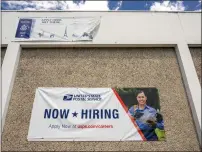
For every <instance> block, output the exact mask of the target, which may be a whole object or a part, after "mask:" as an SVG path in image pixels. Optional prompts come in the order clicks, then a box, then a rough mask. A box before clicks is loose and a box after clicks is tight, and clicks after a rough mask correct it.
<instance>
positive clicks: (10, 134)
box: [1, 11, 201, 151]
mask: <svg viewBox="0 0 202 152" xmlns="http://www.w3.org/2000/svg"><path fill="white" fill-rule="evenodd" d="M31 17H35V18H37V17H42V18H46V17H56V18H57V17H61V18H63V17H64V18H68V17H69V18H70V17H100V20H101V22H100V27H99V30H98V32H97V34H96V36H95V37H94V39H93V40H92V41H78V42H64V41H60V42H57V41H16V40H15V34H16V29H17V25H18V22H19V18H31ZM1 25H2V31H1V32H2V34H1V35H2V37H1V39H2V44H1V47H2V57H1V59H2V62H1V63H2V68H1V70H2V82H1V83H2V94H1V95H2V132H1V133H2V150H7V151H8V150H19V151H23V150H26V151H30V150H31V151H36V150H50V149H51V150H57V151H60V150H63V151H66V150H71V151H73V150H86V151H88V150H105V151H106V150H116V151H118V150H121V151H123V150H134V151H139V150H145V151H146V150H162V151H163V150H170V151H171V150H176V151H177V150H181V151H184V150H189V151H193V150H200V143H201V13H197V12H172V13H171V12H130V11H125V12H113V11H112V12H80V11H79V12H72V11H69V12H63V11H51V12H43V11H34V12H32V11H29V12H26V11H3V12H2V24H1ZM55 30H58V29H55ZM37 87H157V88H158V89H159V92H160V102H161V111H162V113H163V115H164V120H165V130H166V141H165V142H162V143H159V142H152V143H151V142H144V143H139V142H52V141H50V142H46V143H44V142H28V141H27V133H28V128H29V121H30V117H31V111H32V104H33V101H34V95H35V90H36V88H37Z"/></svg>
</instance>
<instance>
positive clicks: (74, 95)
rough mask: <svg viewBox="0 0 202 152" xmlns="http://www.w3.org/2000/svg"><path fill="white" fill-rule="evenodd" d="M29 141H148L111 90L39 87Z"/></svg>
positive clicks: (34, 104)
mask: <svg viewBox="0 0 202 152" xmlns="http://www.w3.org/2000/svg"><path fill="white" fill-rule="evenodd" d="M28 140H29V141H128V140H137V141H142V140H145V138H144V135H143V134H142V133H141V131H140V130H139V128H138V126H137V124H136V123H135V122H134V121H132V119H131V118H130V117H129V115H128V113H127V111H126V107H125V106H124V103H123V102H122V101H121V99H120V97H119V95H118V93H117V92H116V91H115V90H114V89H111V88H38V89H37V90H36V94H35V100H34V103H33V109H32V115H31V121H30V126H29V133H28Z"/></svg>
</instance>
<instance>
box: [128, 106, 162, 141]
mask: <svg viewBox="0 0 202 152" xmlns="http://www.w3.org/2000/svg"><path fill="white" fill-rule="evenodd" d="M136 112H140V113H143V115H142V116H141V117H140V118H138V119H136V120H135V121H136V123H137V125H138V127H139V128H140V130H141V131H142V133H143V134H144V136H145V138H146V139H147V140H157V139H158V138H157V136H156V134H155V128H159V129H164V124H163V121H161V122H160V123H159V122H157V124H156V127H155V128H154V127H152V126H151V125H149V124H148V123H146V120H148V119H150V118H155V117H156V113H157V111H156V110H155V109H154V108H152V107H149V106H147V105H146V106H145V108H144V109H143V110H140V109H139V108H138V107H137V108H135V107H134V106H132V107H131V108H130V109H129V111H128V113H129V114H130V115H131V116H134V115H135V113H136Z"/></svg>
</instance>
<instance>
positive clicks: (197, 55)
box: [190, 47, 202, 83]
mask: <svg viewBox="0 0 202 152" xmlns="http://www.w3.org/2000/svg"><path fill="white" fill-rule="evenodd" d="M201 51H202V48H200V47H198V48H194V47H192V48H190V52H191V55H192V58H193V61H194V66H195V68H196V72H197V75H198V78H199V81H200V83H201Z"/></svg>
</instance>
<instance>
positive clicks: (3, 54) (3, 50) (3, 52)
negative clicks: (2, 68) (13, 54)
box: [1, 48, 6, 65]
mask: <svg viewBox="0 0 202 152" xmlns="http://www.w3.org/2000/svg"><path fill="white" fill-rule="evenodd" d="M5 53H6V48H1V65H2V63H3V60H4V56H5Z"/></svg>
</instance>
